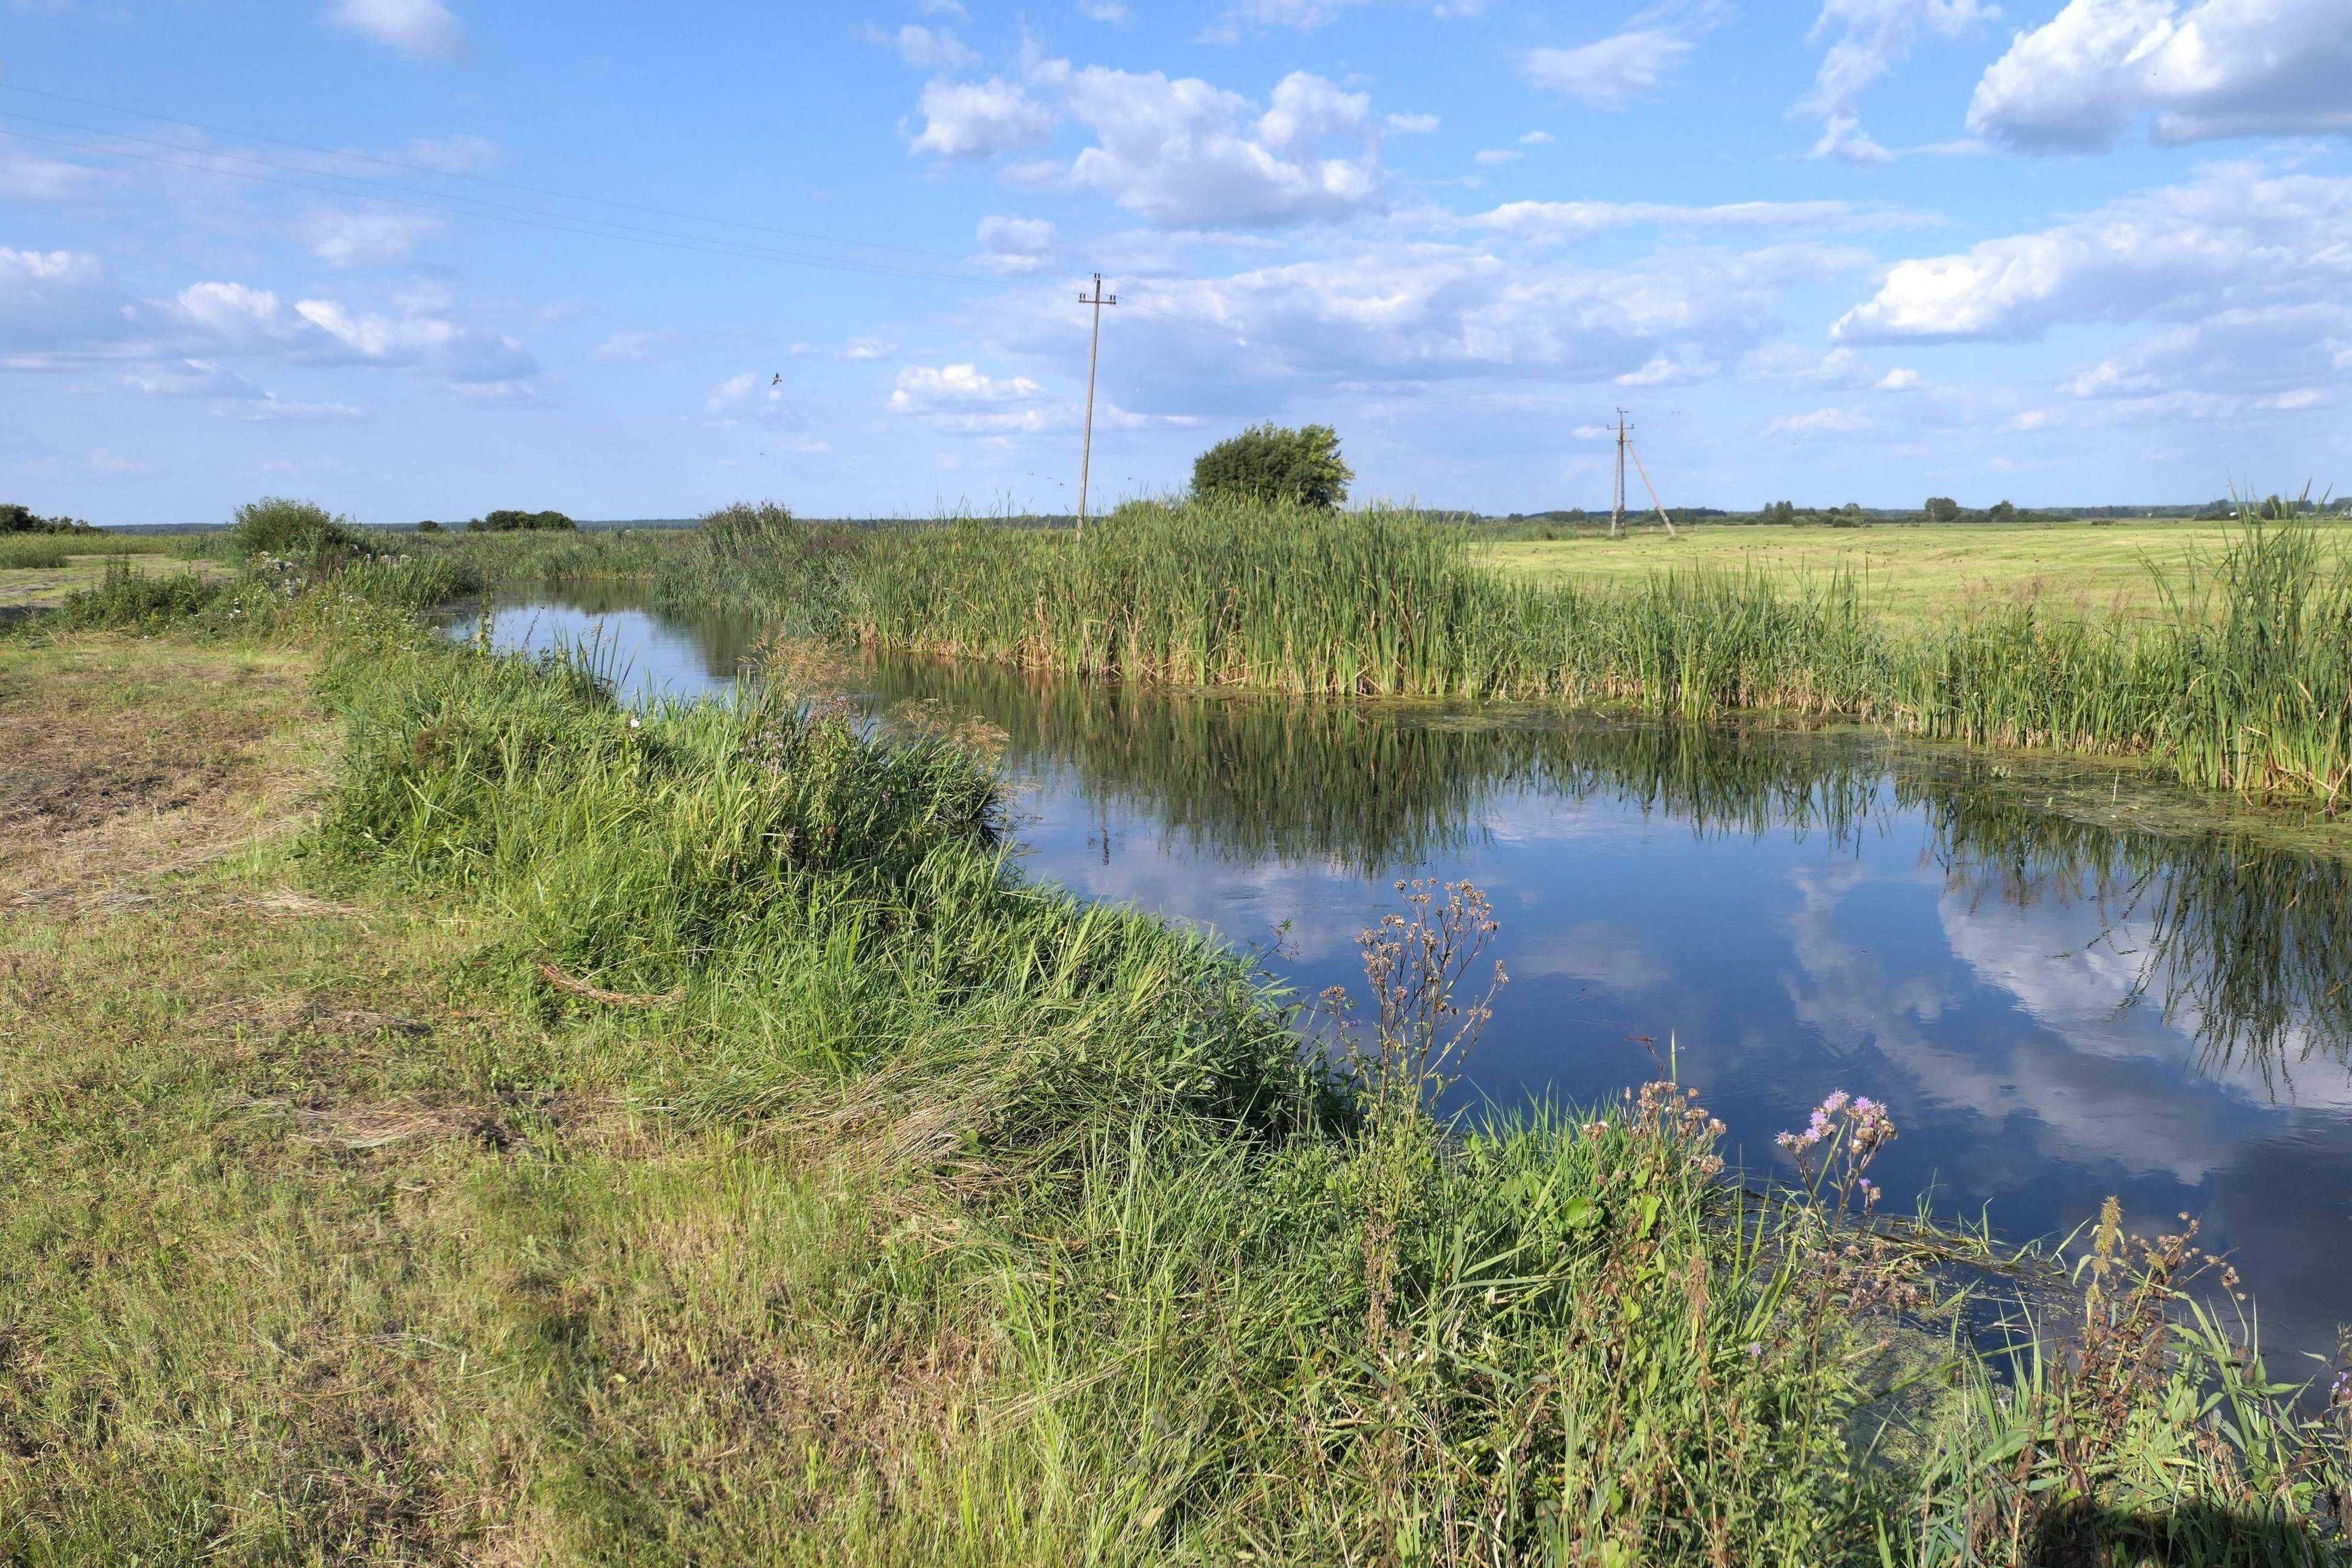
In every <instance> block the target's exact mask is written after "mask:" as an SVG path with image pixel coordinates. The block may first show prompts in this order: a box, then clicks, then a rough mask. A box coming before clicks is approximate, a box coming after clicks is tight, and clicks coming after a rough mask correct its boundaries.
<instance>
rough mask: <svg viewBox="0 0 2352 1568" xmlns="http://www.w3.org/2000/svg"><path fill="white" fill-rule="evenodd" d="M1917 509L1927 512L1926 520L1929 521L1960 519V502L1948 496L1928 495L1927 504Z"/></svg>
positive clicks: (1955, 520)
mask: <svg viewBox="0 0 2352 1568" xmlns="http://www.w3.org/2000/svg"><path fill="white" fill-rule="evenodd" d="M1919 510H1921V511H1924V512H1926V513H1927V521H1929V522H1958V521H1960V503H1959V502H1958V501H1956V500H1953V499H1952V498H1951V497H1949V496H1929V497H1928V498H1927V505H1925V506H1923V507H1921V508H1920V509H1919Z"/></svg>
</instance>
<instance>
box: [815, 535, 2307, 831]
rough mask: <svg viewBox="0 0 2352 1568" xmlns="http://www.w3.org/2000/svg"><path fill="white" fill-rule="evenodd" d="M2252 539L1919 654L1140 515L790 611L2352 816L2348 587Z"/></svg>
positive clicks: (886, 558)
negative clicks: (2116, 597)
mask: <svg viewBox="0 0 2352 1568" xmlns="http://www.w3.org/2000/svg"><path fill="white" fill-rule="evenodd" d="M2335 541H2336V536H2335V535H2333V534H2324V533H2322V532H2320V531H2316V530H2315V529H2313V528H2311V527H2308V526H2305V525H2301V524H2271V525H2266V526H2249V527H2247V528H2245V529H2242V530H2241V531H2238V532H2236V533H2234V534H2233V535H2231V539H2230V542H2229V544H2228V546H2227V547H2226V549H2225V550H2224V551H2222V552H2221V553H2219V554H2217V555H2214V556H2211V557H2209V558H2206V559H2204V560H2202V561H2201V562H2200V563H2198V564H2197V566H2196V567H2195V569H2194V570H2192V571H2188V572H2184V573H2181V574H2175V575H2172V576H2169V577H2164V578H2159V579H2158V582H2157V583H2156V584H2155V586H2154V588H2153V590H2152V591H2153V592H2155V593H2156V594H2157V595H2158V597H2159V598H2160V600H2161V602H2162V603H2163V604H2164V605H2165V610H2164V613H2163V615H2162V616H2160V617H2158V618H2157V619H2156V620H2154V621H2140V620H2125V619H2104V620H2088V621H2086V620H2084V619H2081V618H2078V617H2075V616H2044V615H2042V614H2040V613H2039V612H2038V611H2037V610H2036V609H2035V608H2034V607H2033V606H2032V605H2030V604H2028V605H2010V606H2006V607H2001V608H1997V609H1989V610H1986V611H1984V612H1983V613H1981V614H1976V615H1966V616H1957V617H1951V618H1947V619H1943V620H1940V621H1938V622H1937V623H1936V624H1934V625H1932V626H1922V627H1919V628H1916V629H1907V630H1906V629H1904V628H1901V627H1898V626H1890V625H1889V624H1887V623H1886V622H1885V621H1884V620H1882V619H1881V618H1880V617H1878V616H1875V615H1874V614H1873V613H1872V612H1871V610H1870V607H1869V602H1868V599H1867V597H1866V594H1865V590H1864V586H1863V584H1860V583H1859V582H1857V581H1856V580H1855V579H1853V578H1851V577H1843V576H1840V577H1833V578H1829V579H1811V580H1801V581H1799V582H1797V583H1796V584H1794V585H1791V584H1790V582H1789V581H1788V580H1787V579H1785V578H1782V577H1780V576H1778V575H1770V574H1763V573H1760V572H1757V571H1752V570H1751V571H1748V572H1742V573H1726V572H1714V571H1707V570H1705V569H1697V568H1693V569H1687V570H1675V571H1668V572H1664V573H1660V574H1654V575H1650V576H1646V577H1643V578H1641V579H1639V580H1638V581H1634V582H1631V583H1627V584H1617V585H1610V586H1586V585H1582V584H1575V583H1568V584H1537V583H1530V582H1528V581H1526V580H1525V579H1523V578H1515V577H1510V576H1506V575H1502V574H1497V573H1496V572H1495V571H1493V570H1491V569H1489V568H1487V567H1485V566H1483V565H1481V564H1480V563H1478V562H1477V561H1476V560H1475V558H1474V556H1473V553H1472V551H1471V548H1470V546H1469V544H1468V542H1467V541H1466V539H1465V536H1464V535H1463V534H1462V533H1461V532H1460V531H1456V530H1454V529H1451V528H1448V527H1446V526H1444V525H1443V524H1441V523H1438V522H1434V521H1430V520H1429V519H1428V518H1426V517H1425V516H1424V515H1422V514H1413V513H1381V512H1378V511H1363V512H1349V513H1321V514H1318V513H1312V512H1301V513H1297V514H1289V515H1270V514H1267V513H1265V512H1263V511H1258V510H1245V509H1234V508H1225V507H1208V506H1192V507H1183V508H1174V509H1171V508H1163V507H1155V506H1138V507H1130V508H1128V509H1125V510H1122V511H1121V512H1119V513H1118V514H1117V515H1116V516H1114V517H1112V518H1110V519H1107V520H1105V521H1103V523H1102V524H1101V525H1100V526H1099V527H1097V528H1095V529H1092V530H1090V531H1088V533H1087V536H1086V537H1085V539H1083V540H1077V539H1073V538H1070V537H1068V536H1064V535H1059V534H1041V533H1036V532H1024V531H1000V530H991V529H986V528H982V527H978V526H973V525H958V526H950V527H941V528H933V529H922V530H909V531H894V532H891V533H887V534H876V535H872V536H869V537H867V538H866V539H864V540H862V541H861V542H859V544H858V547H857V548H856V550H855V551H854V552H849V553H848V554H847V556H846V558H845V564H843V565H840V566H838V567H836V568H835V570H834V571H833V572H832V574H830V576H829V577H828V578H827V580H826V584H825V585H824V589H823V591H821V592H820V591H817V590H814V589H812V590H805V591H803V592H800V593H798V594H797V595H792V596H780V597H779V598H778V599H777V600H776V601H775V603H776V605H777V606H778V607H779V608H784V607H787V606H789V607H790V608H792V609H793V610H795V611H797V612H799V613H802V614H803V616H808V615H809V612H810V606H811V605H812V604H814V605H817V606H818V607H819V608H820V609H821V611H822V614H819V615H816V616H813V617H811V618H812V619H813V620H814V623H815V624H817V625H818V626H820V629H829V630H832V631H834V632H836V633H837V634H840V635H845V636H848V637H856V638H857V639H859V640H862V641H865V642H867V643H870V644H873V645H877V646H881V647H900V648H908V649H912V650H916V651H921V652H927V653H935V654H943V655H948V656H952V657H958V658H985V659H992V660H996V661H999V662H1003V663H1008V664H1013V665H1016V666H1021V667H1024V668H1045V669H1055V670H1060V671H1064V672H1067V673H1072V674H1083V675H1089V676H1116V677H1120V678H1123V679H1143V680H1151V681H1161V682H1170V683H1174V684H1181V685H1202V686H1232V687H1246V688H1256V689H1269V690H1278V691H1290V692H1301V693H1334V694H1356V695H1427V696H1446V697H1455V698H1465V699H1559V700H1570V701H1576V702H1586V703H1598V704H1604V705H1625V706H1630V707H1633V708H1635V709H1639V710H1645V711H1651V712H1656V713H1661V714H1668V715H1674V716H1678V717H1685V718H1698V717H1705V716H1708V715H1714V714H1720V713H1725V712H1731V711H1739V710H1752V711H1769V712H1776V713H1781V714H1787V715H1794V716H1801V717H1806V718H1838V719H1849V720H1859V721H1867V722H1872V723H1876V724H1882V725H1885V726H1887V727H1889V728H1890V729H1893V730H1895V731H1900V732H1904V733H1910V734H1917V735H1924V736H1928V737H1933V738H1937V739H1946V740H1958V741H1966V742H1979V743H1988V744H1996V745H2007V746H2021V747H2040V748H2049V749H2054V750H2062V751H2074V752H2093V753H2106V754H2122V755H2134V756H2145V757H2147V758H2150V759H2153V760H2154V761H2156V762H2157V763H2159V764H2160V765H2161V766H2163V767H2165V768H2166V769H2168V770H2169V771H2170V772H2172V773H2175V774H2177V775H2178V776H2179V778H2181V779H2182V780H2183V781H2185V782H2187V783H2189V784H2194V785H2197V786H2200V787H2203V788H2209V789H2219V790H2233V791H2238V792H2242V793H2244V794H2247V795H2262V796H2277V797H2287V798H2296V799H2301V800H2306V801H2313V802H2316V803H2317V804H2319V805H2322V806H2323V807H2325V808H2327V809H2329V810H2331V811H2332V810H2333V809H2334V808H2335V807H2336V805H2337V804H2338V803H2339V802H2340V800H2341V799H2342V797H2343V796H2344V795H2345V792H2346V789H2347V784H2352V698H2347V692H2352V568H2347V563H2346V560H2345V557H2344V555H2343V552H2341V550H2340V549H2339V548H2337V546H2336V542H2335Z"/></svg>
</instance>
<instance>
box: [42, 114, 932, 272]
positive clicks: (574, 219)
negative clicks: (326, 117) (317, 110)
mask: <svg viewBox="0 0 2352 1568" xmlns="http://www.w3.org/2000/svg"><path fill="white" fill-rule="evenodd" d="M13 113H14V118H16V119H17V120H29V121H33V122H34V123H36V124H40V125H50V126H58V127H62V128H63V129H65V130H68V131H79V132H87V133H88V134H89V135H93V136H102V137H106V138H108V139H109V140H110V141H115V142H138V143H140V144H141V145H142V146H147V147H161V148H163V149H164V150H165V151H166V152H171V153H184V154H186V155H188V156H189V157H192V158H195V159H201V160H207V162H201V163H188V164H186V165H185V166H187V167H190V168H198V169H207V170H210V171H211V172H212V173H215V174H236V173H238V171H236V170H234V169H213V168H212V166H211V163H210V162H209V160H215V159H224V160H226V161H228V162H230V163H250V164H252V165H253V166H254V167H256V168H260V169H275V170H278V172H279V173H281V174H304V175H309V176H310V177H312V178H315V179H321V180H340V181H343V182H345V183H347V184H357V185H373V186H374V187H376V188H377V189H379V190H386V191H397V192H399V193H400V194H401V195H403V196H405V197H413V198H419V202H418V203H415V204H411V205H422V203H433V204H446V203H449V202H462V203H465V204H467V205H465V206H462V207H449V206H446V205H436V210H439V211H445V212H459V213H467V214H471V215H473V216H485V217H487V216H495V215H496V214H498V213H514V214H519V215H520V216H526V217H532V218H544V219H547V220H550V221H551V222H555V223H562V224H593V225H595V226H597V227H598V229H600V230H602V229H611V230H615V231H620V232H623V233H634V234H644V235H652V236H654V237H657V238H663V239H690V240H701V241H705V242H706V243H709V244H712V245H726V246H734V247H741V248H742V249H743V250H744V251H745V252H746V253H750V252H751V251H754V250H756V251H758V252H759V253H761V254H765V255H772V256H792V257H795V258H801V259H812V260H835V259H837V260H840V261H845V262H854V263H856V265H859V266H870V267H889V268H894V269H895V270H899V271H909V272H914V275H917V276H923V275H924V274H921V273H919V272H915V270H914V269H910V268H898V267H896V264H893V263H889V262H866V261H859V260H858V259H857V258H853V257H841V258H825V257H814V256H812V255H811V254H810V253H808V252H804V251H778V250H776V249H774V248H773V247H752V246H749V245H747V244H746V243H745V242H744V241H741V240H731V239H711V238H709V237H705V236H700V235H681V234H678V233H677V232H675V231H674V230H669V229H659V228H651V227H648V226H646V225H644V224H633V223H624V222H622V221H621V220H619V219H617V218H604V217H594V216H587V215H583V214H579V213H564V212H549V211H546V210H545V209H543V208H540V207H522V206H517V205H514V204H513V203H511V202H494V201H489V200H488V199H486V198H484V197H481V196H467V195H455V194H445V193H442V192H438V191H420V190H418V189H416V188H415V186H413V185H403V184H394V183H393V182H392V181H389V180H376V179H370V178H369V177H368V176H366V175H364V174H338V173H336V172H335V171H334V170H331V169H312V168H306V167H304V166H302V165H301V164H299V163H273V162H272V161H270V160H269V159H268V158H256V157H252V156H250V155H249V154H247V153H223V152H215V151H213V150H212V149H209V148H199V147H184V146H182V145H181V144H180V143H178V142H163V141H159V140H157V139H156V138H154V137H152V136H133V135H131V134H129V133H128V132H120V131H105V130H101V129H100V128H99V127H98V126H95V125H77V124H74V123H72V122H71V121H63V120H50V119H47V117H45V116H42V115H38V114H26V113H23V112H22V111H13ZM83 145H85V146H88V147H89V148H90V150H92V151H94V152H96V153H100V155H105V154H107V153H114V154H115V155H119V156H122V157H131V156H135V154H132V153H121V151H120V150H119V149H114V148H107V147H101V146H97V145H96V144H91V143H84V144H83ZM303 188H305V189H312V190H317V189H321V188H324V187H320V186H306V187H303ZM331 194H334V195H346V194H348V195H352V196H354V197H357V198H359V199H362V200H368V199H386V198H371V197H370V196H369V195H368V194H367V193H366V192H363V191H352V192H349V193H344V192H341V191H331ZM926 254H928V253H926Z"/></svg>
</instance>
